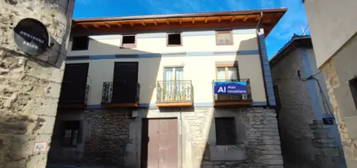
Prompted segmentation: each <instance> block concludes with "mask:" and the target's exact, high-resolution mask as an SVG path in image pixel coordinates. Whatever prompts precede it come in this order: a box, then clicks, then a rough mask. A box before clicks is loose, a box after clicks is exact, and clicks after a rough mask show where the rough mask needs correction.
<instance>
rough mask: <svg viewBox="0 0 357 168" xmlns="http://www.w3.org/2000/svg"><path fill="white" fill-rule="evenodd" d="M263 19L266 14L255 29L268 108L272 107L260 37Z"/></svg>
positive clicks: (262, 15) (262, 14)
mask: <svg viewBox="0 0 357 168" xmlns="http://www.w3.org/2000/svg"><path fill="white" fill-rule="evenodd" d="M263 17H264V13H263V12H260V18H259V21H258V23H257V26H256V27H255V29H256V34H257V42H258V48H259V56H260V57H259V58H260V66H261V69H262V72H263V74H262V75H263V81H264V82H263V83H264V90H265V97H266V101H267V106H270V101H269V96H268V89H267V84H266V79H265V69H264V60H263V53H262V46H261V44H260V42H261V39H260V35H259V32H260V28H261V24H262V21H263Z"/></svg>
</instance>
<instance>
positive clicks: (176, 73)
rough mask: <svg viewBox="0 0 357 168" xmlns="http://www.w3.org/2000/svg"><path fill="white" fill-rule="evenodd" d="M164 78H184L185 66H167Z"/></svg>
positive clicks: (167, 79) (168, 79) (166, 79)
mask: <svg viewBox="0 0 357 168" xmlns="http://www.w3.org/2000/svg"><path fill="white" fill-rule="evenodd" d="M164 80H165V81H170V80H177V81H178V80H183V67H166V68H165V69H164Z"/></svg>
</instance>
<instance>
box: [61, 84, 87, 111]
mask: <svg viewBox="0 0 357 168" xmlns="http://www.w3.org/2000/svg"><path fill="white" fill-rule="evenodd" d="M83 88H84V89H83ZM88 92H89V85H85V87H79V86H78V85H73V83H72V82H66V81H63V83H62V89H61V95H60V98H59V102H58V107H59V108H85V107H86V106H87V101H88Z"/></svg>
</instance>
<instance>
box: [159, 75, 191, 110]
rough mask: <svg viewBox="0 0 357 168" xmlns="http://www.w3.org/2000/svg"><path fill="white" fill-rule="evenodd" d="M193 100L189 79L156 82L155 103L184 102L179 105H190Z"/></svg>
mask: <svg viewBox="0 0 357 168" xmlns="http://www.w3.org/2000/svg"><path fill="white" fill-rule="evenodd" d="M192 102H193V89H192V82H191V81H190V80H168V81H158V82H157V104H158V105H159V106H160V104H167V103H173V104H175V103H178V104H177V105H178V106H180V104H179V103H186V104H181V105H191V106H192Z"/></svg>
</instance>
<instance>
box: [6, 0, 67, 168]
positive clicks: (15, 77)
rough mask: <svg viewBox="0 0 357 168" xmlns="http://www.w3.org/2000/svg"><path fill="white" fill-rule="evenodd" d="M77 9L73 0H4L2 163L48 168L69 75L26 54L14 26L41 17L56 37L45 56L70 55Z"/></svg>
mask: <svg viewBox="0 0 357 168" xmlns="http://www.w3.org/2000/svg"><path fill="white" fill-rule="evenodd" d="M72 9H73V1H72V0H36V1H35V0H2V1H0V167H1V168H45V167H46V162H47V151H48V148H49V144H50V140H51V135H52V130H53V125H54V121H55V116H56V111H57V101H58V97H59V92H60V86H61V81H62V76H63V66H61V68H56V67H53V66H49V65H47V64H45V63H41V62H38V61H36V60H34V59H31V58H30V57H27V56H25V54H24V53H23V52H22V51H20V50H19V49H18V48H17V46H16V44H15V41H14V30H13V29H14V27H15V26H16V25H17V23H18V22H19V21H20V20H22V19H24V18H33V19H36V20H39V21H40V22H42V23H43V24H44V25H45V26H46V28H47V30H48V32H49V35H50V36H51V38H52V39H53V40H54V41H55V45H54V46H52V47H51V48H49V49H48V50H47V51H46V52H45V53H44V54H43V55H44V56H54V55H58V54H64V53H63V50H62V49H63V47H65V46H66V45H65V43H66V41H67V38H68V37H67V36H68V33H69V32H68V30H69V28H70V24H71V20H70V18H71V15H72ZM61 51H62V52H61Z"/></svg>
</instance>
